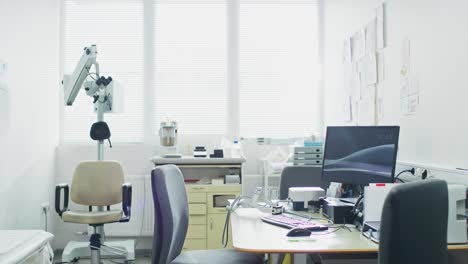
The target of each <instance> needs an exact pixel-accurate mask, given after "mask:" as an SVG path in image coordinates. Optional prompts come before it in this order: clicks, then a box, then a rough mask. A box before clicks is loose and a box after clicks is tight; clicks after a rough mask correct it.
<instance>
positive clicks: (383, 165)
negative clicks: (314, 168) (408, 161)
mask: <svg viewBox="0 0 468 264" xmlns="http://www.w3.org/2000/svg"><path fill="white" fill-rule="evenodd" d="M399 132H400V127H398V126H368V127H366V126H359V127H351V126H348V127H327V135H326V138H325V153H324V158H323V170H322V180H323V181H327V182H340V183H348V184H358V185H367V184H369V183H379V182H382V183H388V182H393V177H394V172H395V164H396V155H397V149H398V136H399Z"/></svg>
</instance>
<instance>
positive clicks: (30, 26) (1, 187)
mask: <svg viewBox="0 0 468 264" xmlns="http://www.w3.org/2000/svg"><path fill="white" fill-rule="evenodd" d="M0 25H1V26H0V60H4V61H6V62H8V80H9V81H8V93H3V95H2V96H4V98H3V99H2V100H0V101H2V102H5V101H7V102H8V103H9V106H8V107H4V108H7V109H5V111H7V112H8V113H7V115H8V116H9V118H7V119H9V120H10V121H9V124H0V129H3V130H6V128H8V131H3V132H2V133H0V134H1V135H2V136H1V138H0V180H1V184H0V201H2V209H1V210H0V229H39V228H42V227H43V222H42V220H41V214H40V207H39V205H40V203H42V202H44V201H49V202H50V203H51V205H53V203H52V198H53V190H54V184H55V181H54V151H55V147H56V145H57V144H58V139H59V135H58V131H59V130H58V119H59V112H58V103H57V102H58V87H59V85H60V83H59V78H58V62H59V59H58V48H59V47H58V0H41V1H35V0H14V1H13V0H0ZM2 109H3V108H2ZM2 120H5V118H4V119H2Z"/></svg>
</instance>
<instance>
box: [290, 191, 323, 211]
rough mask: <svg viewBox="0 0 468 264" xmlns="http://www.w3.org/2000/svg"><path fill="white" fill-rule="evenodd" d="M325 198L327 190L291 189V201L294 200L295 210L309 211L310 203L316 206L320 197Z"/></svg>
mask: <svg viewBox="0 0 468 264" xmlns="http://www.w3.org/2000/svg"><path fill="white" fill-rule="evenodd" d="M324 196H325V190H324V189H322V188H320V187H291V188H289V199H291V200H292V204H293V210H295V211H304V210H307V208H308V206H309V203H311V204H312V206H314V204H315V203H318V201H319V198H320V197H324Z"/></svg>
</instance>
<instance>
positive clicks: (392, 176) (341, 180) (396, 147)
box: [321, 126, 400, 185]
mask: <svg viewBox="0 0 468 264" xmlns="http://www.w3.org/2000/svg"><path fill="white" fill-rule="evenodd" d="M329 128H333V129H335V128H351V129H362V128H379V129H382V128H384V129H385V128H388V129H396V130H397V135H396V144H395V153H394V156H393V160H394V161H395V162H394V163H393V168H392V175H391V177H390V178H388V179H389V181H388V182H379V183H393V182H395V169H396V164H397V155H398V144H399V141H400V126H327V131H326V136H325V142H324V146H323V164H322V175H321V176H322V177H321V179H322V181H324V182H338V183H344V184H356V185H368V184H370V183H373V182H357V181H344V180H343V179H336V178H328V179H327V178H326V177H325V176H324V174H325V172H324V169H323V168H324V167H325V158H326V157H327V140H328V133H329Z"/></svg>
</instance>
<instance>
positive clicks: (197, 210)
mask: <svg viewBox="0 0 468 264" xmlns="http://www.w3.org/2000/svg"><path fill="white" fill-rule="evenodd" d="M189 214H190V215H206V204H189Z"/></svg>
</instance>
